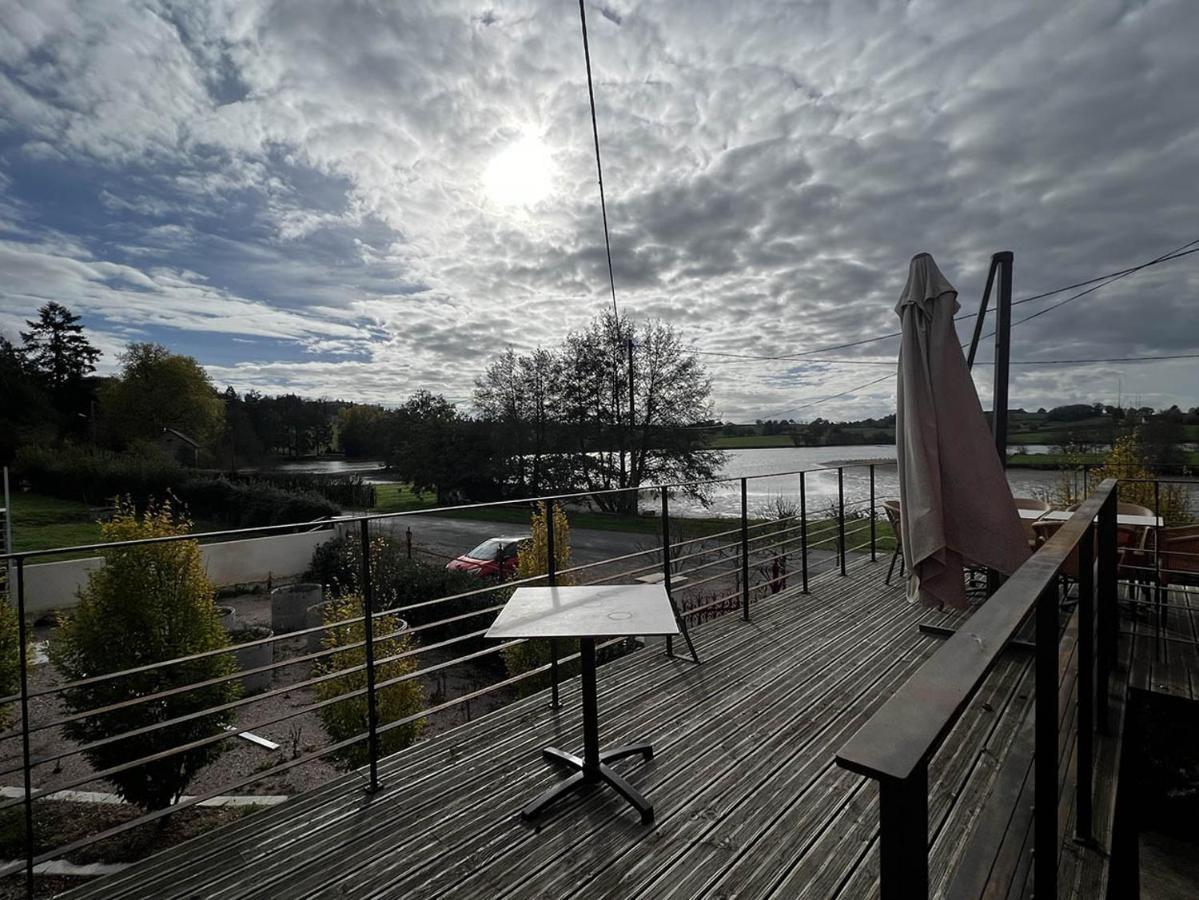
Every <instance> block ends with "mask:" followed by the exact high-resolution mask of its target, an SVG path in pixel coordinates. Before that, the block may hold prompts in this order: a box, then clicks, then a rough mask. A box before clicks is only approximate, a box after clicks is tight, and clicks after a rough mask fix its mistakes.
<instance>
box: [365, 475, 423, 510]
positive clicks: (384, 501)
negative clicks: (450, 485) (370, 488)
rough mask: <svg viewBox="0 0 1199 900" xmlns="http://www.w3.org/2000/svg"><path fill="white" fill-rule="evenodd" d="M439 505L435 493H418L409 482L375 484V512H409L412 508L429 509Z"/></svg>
mask: <svg viewBox="0 0 1199 900" xmlns="http://www.w3.org/2000/svg"><path fill="white" fill-rule="evenodd" d="M436 505H437V497H436V496H435V495H433V494H416V493H414V492H413V490H412V486H411V485H409V484H402V483H400V482H394V481H393V482H388V483H387V484H377V485H375V508H374V510H373V512H379V513H389V512H407V511H408V510H410V509H429V508H431V507H434V506H436Z"/></svg>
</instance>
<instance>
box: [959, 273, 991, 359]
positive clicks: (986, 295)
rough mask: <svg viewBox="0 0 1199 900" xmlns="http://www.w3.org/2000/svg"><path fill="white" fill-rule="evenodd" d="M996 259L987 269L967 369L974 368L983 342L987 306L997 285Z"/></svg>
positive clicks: (975, 318) (967, 355)
mask: <svg viewBox="0 0 1199 900" xmlns="http://www.w3.org/2000/svg"><path fill="white" fill-rule="evenodd" d="M995 266H996V260H995V257H991V267H990V268H989V269H987V286H986V287H985V288H983V300H982V303H981V304H980V305H979V307H978V315H977V316H975V317H974V336H973V337H972V338H971V339H970V352H969V353H967V354H966V368H967V369H973V368H974V355H975V354H976V353H977V352H978V342H979V341H980V340H982V336H983V323H984V322H985V321H986V320H987V304H989V303H990V302H991V286H992V285H993V284H995Z"/></svg>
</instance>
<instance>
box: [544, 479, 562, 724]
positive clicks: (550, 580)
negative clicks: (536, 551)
mask: <svg viewBox="0 0 1199 900" xmlns="http://www.w3.org/2000/svg"><path fill="white" fill-rule="evenodd" d="M542 508H543V509H544V510H545V581H546V584H548V585H549V586H550V587H554V585H556V584H557V583H558V560H557V553H556V552H555V550H554V508H555V506H554V504H553V503H546V504H544V505H543V506H542ZM559 657H560V648H559V647H558V639H557V638H550V707H551V708H552V709H557V708H558V705H559V703H558V681H559V672H558V659H559Z"/></svg>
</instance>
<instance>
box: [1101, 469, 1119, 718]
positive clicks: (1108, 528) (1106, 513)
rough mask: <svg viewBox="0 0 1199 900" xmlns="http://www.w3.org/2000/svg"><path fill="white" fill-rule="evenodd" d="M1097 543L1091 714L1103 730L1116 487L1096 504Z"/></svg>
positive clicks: (1112, 653)
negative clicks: (1095, 645) (1096, 665)
mask: <svg viewBox="0 0 1199 900" xmlns="http://www.w3.org/2000/svg"><path fill="white" fill-rule="evenodd" d="M1096 541H1097V543H1098V545H1099V560H1098V567H1097V571H1098V584H1096V589H1097V591H1096V596H1095V604H1096V608H1095V620H1096V622H1097V624H1098V631H1099V636H1098V641H1099V646H1098V653H1096V658H1097V660H1098V662H1099V671H1098V674H1097V676H1096V679H1095V701H1096V702H1095V718H1096V720H1097V721H1098V723H1099V728H1100V730H1102V731H1103V732H1104V733H1107V731H1108V728H1109V723H1108V687H1107V683H1108V676H1109V674H1110V673H1111V670H1112V666H1113V664H1114V663H1115V659H1116V616H1117V614H1118V609H1117V606H1116V600H1117V595H1116V591H1117V583H1116V491H1115V490H1113V491H1112V492H1111V493H1110V494H1109V495H1108V497H1107V499H1106V500H1105V501H1104V502H1103V506H1101V507H1100V508H1099V529H1098V534H1097V535H1096Z"/></svg>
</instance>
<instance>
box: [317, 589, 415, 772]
mask: <svg viewBox="0 0 1199 900" xmlns="http://www.w3.org/2000/svg"><path fill="white" fill-rule="evenodd" d="M361 615H362V600H361V598H359V597H343V598H342V599H341V600H340V601H338V602H337V603H331V604H329V606H327V607H326V608H325V624H326V625H329V626H332V625H336V624H337V623H338V622H344V621H346V620H347V619H352V618H355V617H357V616H361ZM401 622H402V620H401V618H400V616H399V615H397V614H394V613H384V614H382V615H376V616H375V622H374V630H375V659H376V660H387V658H388V657H392V656H396V655H398V654H401V653H405V652H407V651H409V650H411V649H412V648H413V646H415V644H414V641H413V639H412V636H411V635H407V634H397V633H396V632H398V631H399V629H400V628H401V627H402V624H401ZM365 637H366V627H365V623H364V622H355V623H353V624H351V625H344V626H342V627H338V628H330V629H329V630H328V631H326V633H325V638H324V640H323V641H322V645H323V646H324V648H325V649H326V650H332V649H334V648H337V647H345V646H347V645H349V644H355V643H359V642H361V641H364V640H365ZM365 663H366V648H365V647H355V648H353V649H350V650H343V651H341V652H339V653H334V654H333V655H332V656H330V657H329V658H328V661H327V662H325V663H322V664H321V665H319V666H318V667H317V673H318V674H321V675H325V674H332V673H334V672H341V671H343V670H345V669H352V668H354V667H355V666H364V665H365ZM415 670H416V657H411V656H410V657H405V658H404V659H390V660H387V661H385V662H379V663H377V664H376V667H375V683H376V684H381V683H383V682H386V681H389V680H391V679H393V678H399V677H401V676H404V675H407V674H409V673H410V672H414V671H415ZM365 687H366V670H365V668H362V669H359V670H358V671H354V672H346V673H345V674H344V675H340V676H338V677H336V678H331V679H329V680H328V681H323V682H321V683H320V684H319V685H317V696H318V697H319V698H320V699H321V700H333V699H335V698H337V697H340V696H341V695H343V694H347V693H351V692H353V691H356V690H361V689H363V688H365ZM375 705H376V710H377V714H378V717H379V725H380V726H383V725H386V724H387V723H389V722H395V721H398V720H400V719H403V718H406V717H408V716H412V715H415V714H416V713H418V712H420V711H421V709H423V708H424V705H425V691H424V687H423V686H422V685H421V684H420V682H418V681H417V680H416V679H415V678H414V679H410V680H408V681H401V682H399V683H398V684H389V685H387V686H386V687H381V688H378V689H377V690H376V692H375ZM319 713H320V719H321V724H322V725H323V726H324V729H325V732H326V733H327V734H328V735H329V738H330V740H332V741H333V742H334V743H339V742H341V741H345V740H349V739H350V738H353V737H360V736H361V737H362V738H363V740H361V741H359V742H358V743H355V744H352V745H350V746H349V747H346V748H344V749H343V750H341V751H339V752H338V753H337V754H336V755H337V758H338V760H339V761H340V762H341V763H342V765H344V766H346V767H347V768H357V767H358V766H362V765H365V764H366V763H367V762H368V761H369V759H370V748H369V745H368V743H367V741H366V739H365V736H366V734H367V731H368V729H369V725H370V720H369V717H368V705H367V697H366V694H365V693H362V694H359V695H357V696H355V697H350V698H348V699H346V700H342V701H341V702H340V703H332V704H330V705H328V706H323V707H321V709H320V710H319ZM423 727H424V720H423V719H415V720H413V721H411V722H407V723H405V724H403V725H399V726H396V727H395V728H392V729H391V730H390V731H387V732H385V733H383V734H381V735H380V736H379V749H380V752H381V754H383V755H386V754H389V753H395V752H396V751H398V750H403V749H404V748H405V747H407V746H408V745H409V744H411V743H412V742H413V741H415V740H416V739H417V738H418V737H419V736H420V732H421V729H422V728H423Z"/></svg>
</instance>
